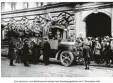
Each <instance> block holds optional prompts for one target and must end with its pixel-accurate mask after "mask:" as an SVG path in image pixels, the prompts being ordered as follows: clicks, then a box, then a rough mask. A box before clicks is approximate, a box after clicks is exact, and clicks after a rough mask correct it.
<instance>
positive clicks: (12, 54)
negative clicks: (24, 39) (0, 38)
mask: <svg viewBox="0 0 113 83" xmlns="http://www.w3.org/2000/svg"><path fill="white" fill-rule="evenodd" d="M14 58H15V45H14V38H13V37H11V41H10V42H9V59H10V64H9V65H10V66H15V65H14V64H13V60H14Z"/></svg>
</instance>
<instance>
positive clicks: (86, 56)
mask: <svg viewBox="0 0 113 83" xmlns="http://www.w3.org/2000/svg"><path fill="white" fill-rule="evenodd" d="M90 55H91V49H90V46H89V44H88V42H85V43H84V46H83V57H84V60H85V66H86V68H85V69H89V63H90Z"/></svg>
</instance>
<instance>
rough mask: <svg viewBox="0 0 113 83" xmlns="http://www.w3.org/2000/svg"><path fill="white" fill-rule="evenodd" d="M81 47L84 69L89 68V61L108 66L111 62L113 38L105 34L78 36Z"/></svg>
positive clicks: (112, 61)
mask: <svg viewBox="0 0 113 83" xmlns="http://www.w3.org/2000/svg"><path fill="white" fill-rule="evenodd" d="M78 40H79V41H78V42H79V43H80V45H81V47H82V49H83V56H84V59H85V64H86V69H89V63H90V61H92V60H93V61H95V63H97V64H104V63H105V65H106V66H110V65H111V64H112V63H113V38H110V37H109V36H105V37H103V38H99V37H97V38H92V37H88V38H85V39H83V38H78Z"/></svg>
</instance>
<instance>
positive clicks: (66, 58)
mask: <svg viewBox="0 0 113 83" xmlns="http://www.w3.org/2000/svg"><path fill="white" fill-rule="evenodd" d="M73 60H74V56H73V54H72V53H71V52H70V51H63V52H61V54H60V62H61V64H62V65H64V66H66V67H68V66H70V65H71V64H72V62H73Z"/></svg>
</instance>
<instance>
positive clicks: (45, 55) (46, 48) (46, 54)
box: [43, 38, 51, 65]
mask: <svg viewBox="0 0 113 83" xmlns="http://www.w3.org/2000/svg"><path fill="white" fill-rule="evenodd" d="M50 49H51V47H50V44H49V42H48V41H47V38H45V40H44V46H43V60H44V63H45V65H48V64H49V56H50Z"/></svg>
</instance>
